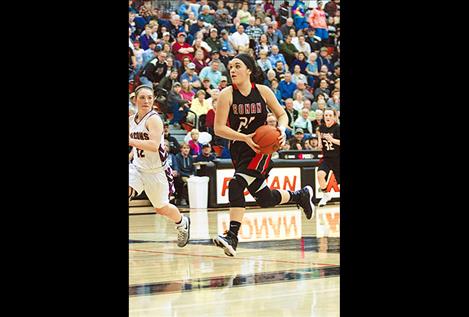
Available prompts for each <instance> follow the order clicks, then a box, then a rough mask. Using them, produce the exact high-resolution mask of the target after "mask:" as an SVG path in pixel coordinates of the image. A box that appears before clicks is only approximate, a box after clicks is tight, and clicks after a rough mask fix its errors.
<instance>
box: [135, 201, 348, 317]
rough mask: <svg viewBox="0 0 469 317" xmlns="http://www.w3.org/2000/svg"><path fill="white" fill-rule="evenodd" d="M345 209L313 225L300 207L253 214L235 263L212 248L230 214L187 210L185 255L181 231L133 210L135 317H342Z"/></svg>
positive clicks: (333, 208)
mask: <svg viewBox="0 0 469 317" xmlns="http://www.w3.org/2000/svg"><path fill="white" fill-rule="evenodd" d="M339 208H340V207H339V205H338V204H331V205H330V206H329V205H328V206H325V207H322V208H320V209H319V210H317V212H316V217H313V219H311V220H307V219H306V218H305V216H304V214H303V212H301V211H300V210H298V209H297V208H296V206H280V207H276V208H273V209H260V208H252V209H248V210H247V211H246V215H245V219H244V222H243V226H242V227H241V229H242V230H241V231H240V236H241V237H242V238H243V239H244V240H245V242H240V243H239V244H238V248H237V252H238V254H237V256H236V257H234V258H230V257H227V256H225V255H224V253H223V250H222V249H220V248H217V247H215V246H214V245H213V244H212V243H211V241H210V239H211V238H212V237H214V236H216V234H217V233H221V232H223V230H224V228H226V226H227V223H228V222H229V218H228V217H229V213H228V211H227V210H215V211H212V210H211V211H208V212H207V210H205V209H200V210H195V209H192V210H189V209H187V210H186V212H184V213H185V214H186V215H189V216H190V217H191V241H190V242H189V244H188V245H186V246H185V247H184V248H179V247H178V246H177V245H176V242H175V241H176V235H177V233H176V230H175V228H174V224H173V223H171V222H170V221H169V220H167V219H166V218H163V217H161V216H157V215H155V214H154V213H153V211H152V209H151V208H150V207H134V208H130V215H129V316H161V317H162V316H178V317H180V316H191V317H195V316H320V317H336V316H339V308H340V307H339V293H340V285H339V284H340V259H339V258H340V234H339V233H340V212H339Z"/></svg>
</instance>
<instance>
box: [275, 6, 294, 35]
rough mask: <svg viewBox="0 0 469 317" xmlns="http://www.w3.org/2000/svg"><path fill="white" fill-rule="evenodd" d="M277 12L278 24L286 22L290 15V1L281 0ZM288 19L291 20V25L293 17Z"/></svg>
mask: <svg viewBox="0 0 469 317" xmlns="http://www.w3.org/2000/svg"><path fill="white" fill-rule="evenodd" d="M278 13H279V22H280V25H282V26H283V25H284V24H285V23H288V20H289V16H290V3H289V1H288V0H285V1H283V3H282V4H281V5H280V6H279V8H278ZM290 20H291V24H292V25H293V19H290ZM282 33H283V32H282Z"/></svg>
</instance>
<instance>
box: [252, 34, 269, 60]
mask: <svg viewBox="0 0 469 317" xmlns="http://www.w3.org/2000/svg"><path fill="white" fill-rule="evenodd" d="M261 51H265V52H266V53H267V54H266V57H267V55H269V53H270V52H271V51H272V46H270V44H269V42H268V40H267V35H265V34H261V37H260V38H259V43H256V50H255V53H256V56H257V58H259V56H260V55H259V54H260V52H261Z"/></svg>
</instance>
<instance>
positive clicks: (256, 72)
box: [234, 53, 266, 84]
mask: <svg viewBox="0 0 469 317" xmlns="http://www.w3.org/2000/svg"><path fill="white" fill-rule="evenodd" d="M234 58H237V59H240V60H241V61H242V62H243V63H244V64H245V65H246V67H247V68H248V69H249V70H251V76H250V80H251V82H253V83H256V84H263V83H264V80H265V79H266V77H265V74H264V72H263V71H262V69H260V67H259V66H258V65H257V63H256V62H255V61H254V59H253V58H252V57H251V55H249V54H246V53H240V54H238V55H236V56H235V57H234Z"/></svg>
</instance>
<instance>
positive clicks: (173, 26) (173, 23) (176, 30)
mask: <svg viewBox="0 0 469 317" xmlns="http://www.w3.org/2000/svg"><path fill="white" fill-rule="evenodd" d="M167 31H168V32H169V33H170V34H171V37H172V38H173V39H175V38H178V37H179V34H181V33H182V34H184V40H186V36H187V35H186V33H185V32H184V31H185V29H184V24H183V23H182V21H181V18H180V17H179V15H177V14H175V15H173V16H172V17H171V19H170V23H169V25H168V30H167ZM178 49H179V48H178ZM174 54H175V55H176V52H174ZM181 60H182V58H181Z"/></svg>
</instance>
